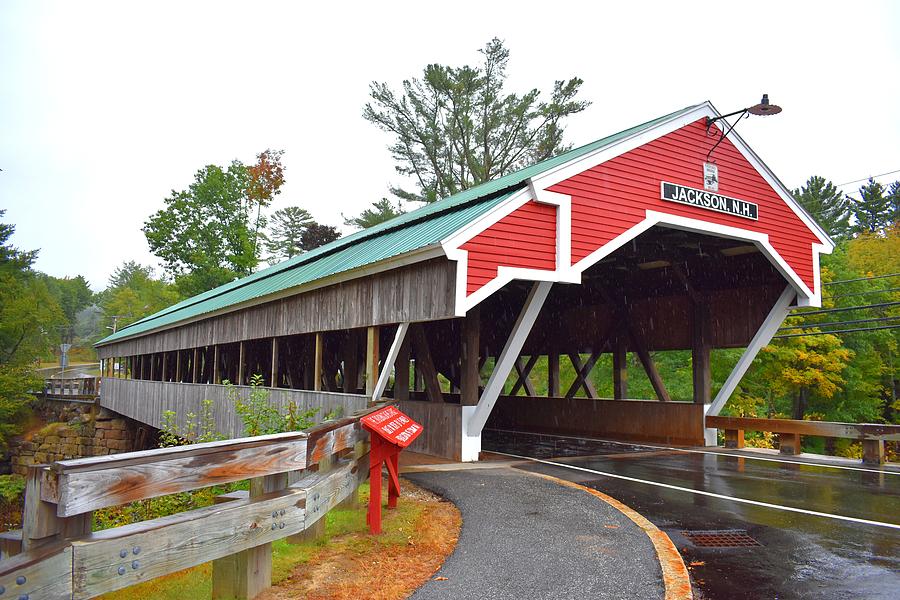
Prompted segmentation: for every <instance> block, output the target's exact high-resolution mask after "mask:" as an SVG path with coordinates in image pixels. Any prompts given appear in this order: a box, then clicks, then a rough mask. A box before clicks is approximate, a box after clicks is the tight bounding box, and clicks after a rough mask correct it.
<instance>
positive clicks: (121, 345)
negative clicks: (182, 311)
mask: <svg viewBox="0 0 900 600" xmlns="http://www.w3.org/2000/svg"><path fill="white" fill-rule="evenodd" d="M455 281H456V263H455V262H453V261H449V260H447V259H446V258H438V259H431V260H426V261H422V262H420V263H415V264H412V265H407V266H404V267H399V268H396V269H392V270H389V271H385V272H382V273H377V274H375V275H370V276H367V277H360V278H357V279H352V280H349V281H344V282H341V283H338V284H334V285H330V286H326V287H322V288H319V289H315V290H311V291H308V292H304V293H300V294H296V295H293V296H287V297H285V298H279V299H275V300H272V301H270V302H266V303H264V304H260V305H256V306H251V307H247V308H242V309H237V310H235V311H234V312H230V313H225V314H221V315H217V316H211V317H209V318H205V319H202V320H198V321H195V322H191V323H186V324H184V325H180V326H174V327H172V328H170V329H166V330H163V331H159V332H155V333H148V334H147V335H143V336H140V337H138V338H135V339H132V340H123V341H121V342H116V343H112V344H107V345H104V346H100V347H99V348H98V349H97V351H98V354H99V356H100V358H104V359H105V358H107V357H111V356H120V355H129V354H147V353H150V352H162V351H170V350H177V349H185V348H195V347H200V346H209V345H213V344H226V343H233V342H239V341H241V340H251V339H261V338H266V337H275V336H279V337H280V336H286V335H296V334H302V333H315V332H320V331H337V330H341V329H352V328H358V327H369V326H372V325H392V324H397V323H401V322H404V321H431V320H435V319H447V318H452V317H454V316H455ZM388 298H389V299H390V300H387V299H388ZM394 300H397V302H394Z"/></svg>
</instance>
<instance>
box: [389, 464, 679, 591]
mask: <svg viewBox="0 0 900 600" xmlns="http://www.w3.org/2000/svg"><path fill="white" fill-rule="evenodd" d="M404 477H405V478H407V479H409V480H411V481H413V482H414V483H416V484H417V485H420V486H422V487H424V488H426V489H429V490H432V491H433V492H435V493H437V494H439V495H441V496H443V497H445V498H447V499H448V500H450V501H452V502H453V503H454V504H456V506H457V507H459V510H460V511H461V512H462V518H463V525H462V531H461V533H460V538H459V544H458V545H457V547H456V550H454V552H453V554H451V555H450V557H449V558H448V559H447V561H446V562H445V563H444V565H443V566H442V567H441V569H440V571H438V572H437V573H436V574H435V577H446V578H447V579H446V580H440V581H438V580H434V579H432V580H431V581H429V582H428V583H426V584H425V585H424V586H422V587H421V588H419V590H418V591H416V593H415V594H413V596H412V598H413V599H414V600H431V599H445V598H446V599H458V598H472V599H476V598H477V599H479V600H487V599H501V598H510V599H515V600H530V599H537V598H554V599H556V598H559V599H564V598H578V599H584V598H610V599H612V598H615V599H618V598H621V599H629V600H632V599H638V598H639V599H641V600H651V599H654V598H663V597H664V596H665V589H664V585H663V576H662V570H661V568H660V563H659V560H658V559H657V554H656V551H655V550H654V547H653V543H652V542H651V541H650V538H648V536H647V534H645V532H644V531H643V530H642V529H641V528H640V527H638V526H637V525H635V523H634V522H632V521H631V520H630V519H629V518H628V517H626V516H625V515H624V514H622V513H621V512H619V511H618V510H616V509H615V508H613V507H612V506H610V505H609V504H607V503H606V502H604V501H602V500H601V499H599V498H596V497H594V496H592V495H591V494H589V493H587V492H585V491H584V490H580V489H575V488H571V487H565V486H562V485H560V484H558V483H555V482H553V481H550V480H547V479H542V478H540V477H537V476H535V475H530V474H528V473H524V472H522V471H519V470H515V469H510V468H503V467H501V468H494V469H473V470H459V471H440V472H420V473H406V474H404Z"/></svg>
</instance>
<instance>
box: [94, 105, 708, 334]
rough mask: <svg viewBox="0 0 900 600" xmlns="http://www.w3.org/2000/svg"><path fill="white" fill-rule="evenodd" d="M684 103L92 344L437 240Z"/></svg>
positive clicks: (174, 307) (196, 298)
mask: <svg viewBox="0 0 900 600" xmlns="http://www.w3.org/2000/svg"><path fill="white" fill-rule="evenodd" d="M695 108H696V106H689V107H687V108H684V109H682V110H679V111H676V112H674V113H671V114H668V115H665V116H663V117H660V118H658V119H654V120H652V121H648V122H647V123H643V124H641V125H638V126H636V127H632V128H631V129H626V130H625V131H620V132H619V133H616V134H614V135H611V136H608V137H605V138H603V139H600V140H597V141H595V142H591V143H590V144H586V145H584V146H580V147H578V148H575V149H572V150H569V151H568V152H564V153H563V154H560V155H559V156H554V157H553V158H549V159H547V160H544V161H541V162H539V163H537V164H534V165H531V166H529V167H525V168H524V169H520V170H519V171H516V172H514V173H510V174H508V175H504V176H503V177H498V178H497V179H493V180H491V181H488V182H485V183H483V184H481V185H478V186H475V187H473V188H470V189H468V190H465V191H462V192H459V193H458V194H454V195H453V196H450V197H448V198H444V199H442V200H439V201H437V202H434V203H432V204H428V205H426V206H423V207H422V208H419V209H417V210H414V211H411V212H408V213H406V214H403V215H400V216H399V217H396V218H394V219H391V220H390V221H386V222H384V223H381V224H379V225H376V226H374V227H370V228H368V229H363V230H361V231H357V232H355V233H353V234H350V235H348V236H346V237H343V238H341V239H339V240H336V241H334V242H332V243H330V244H326V245H324V246H321V247H319V248H316V249H315V250H312V251H310V252H306V253H304V254H300V255H298V256H295V257H293V258H291V259H288V260H286V261H284V262H281V263H279V264H277V265H274V266H271V267H268V268H266V269H262V270H260V271H257V272H256V273H253V274H252V275H248V276H247V277H244V278H241V279H237V280H235V281H232V282H229V283H226V284H224V285H221V286H219V287H217V288H214V289H212V290H209V291H207V292H204V293H202V294H198V295H197V296H193V297H192V298H188V299H186V300H182V301H181V302H179V303H177V304H173V305H172V306H170V307H168V308H166V309H163V310H161V311H159V312H157V313H155V314H152V315H150V316H147V317H144V318H143V319H141V320H139V321H136V322H134V323H132V324H131V325H128V326H127V327H123V328H122V329H120V330H119V331H117V332H116V333H114V334H112V335H110V336H107V337H106V338H104V339H102V340H100V341H99V342H97V345H98V346H99V345H104V344H109V343H112V342H116V341H120V340H124V339H127V338H131V337H133V336H137V335H142V334H146V333H149V332H151V331H153V330H156V329H160V328H163V327H167V326H171V325H173V324H175V323H178V322H180V321H184V320H187V319H193V318H196V317H198V316H201V315H204V314H208V313H212V312H216V311H219V310H222V309H226V308H228V307H229V306H235V305H239V304H243V303H245V302H248V301H250V300H255V299H258V298H263V297H265V296H269V295H271V294H275V293H277V292H281V291H283V290H287V289H290V288H293V287H297V286H301V285H304V284H308V283H312V282H314V281H317V280H320V279H324V278H326V277H330V276H332V275H336V274H338V273H343V272H347V271H351V270H353V269H358V268H360V267H364V266H366V265H369V264H374V263H377V262H380V261H383V260H387V259H390V258H393V257H396V256H399V255H401V254H405V253H407V252H412V251H414V250H419V249H422V248H426V247H428V246H432V245H434V244H437V243H439V242H440V241H441V240H442V239H444V238H446V237H448V236H449V235H451V234H452V233H454V232H455V231H458V230H459V229H461V228H462V227H464V226H466V225H467V224H469V223H471V222H472V221H474V220H475V219H476V218H478V217H480V216H481V215H482V214H484V213H486V212H487V211H489V210H490V209H492V208H493V207H495V206H497V205H498V204H500V203H501V202H503V201H504V200H506V199H507V198H509V197H510V196H511V195H512V194H514V193H515V192H517V191H518V190H519V189H521V187H522V184H524V183H525V181H526V180H528V179H530V178H531V177H535V176H537V175H540V174H541V173H544V172H546V171H548V170H550V169H553V168H555V167H557V166H559V165H562V164H564V163H566V162H569V161H571V160H573V159H576V158H579V157H581V156H583V155H585V154H589V153H591V152H594V151H596V150H600V149H602V148H604V147H605V146H608V145H610V144H613V143H615V142H617V141H619V140H622V139H624V138H627V137H629V136H631V135H634V134H636V133H640V132H641V131H643V130H646V129H650V128H651V127H654V126H656V125H658V124H660V123H662V122H664V121H667V120H669V119H672V118H676V117H678V116H680V115H681V114H684V113H687V112H689V111H691V110H693V109H695Z"/></svg>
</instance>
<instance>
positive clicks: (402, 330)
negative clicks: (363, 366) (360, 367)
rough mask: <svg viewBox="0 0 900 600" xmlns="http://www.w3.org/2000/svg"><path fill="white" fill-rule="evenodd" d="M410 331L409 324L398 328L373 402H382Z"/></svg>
mask: <svg viewBox="0 0 900 600" xmlns="http://www.w3.org/2000/svg"><path fill="white" fill-rule="evenodd" d="M408 330H409V323H408V322H407V323H400V325H398V326H397V335H395V336H394V343H393V344H391V349H390V350H389V351H388V355H387V356H386V357H385V359H384V364H383V365H382V367H381V375H379V376H378V383H376V384H375V389H374V390H373V391H372V402H378V401H379V400H381V395H382V394H383V393H384V388H386V387H387V384H388V379H390V377H391V371H393V370H394V363H395V362H397V355H398V354H400V346H402V345H403V340H404V338H406V332H407V331H408Z"/></svg>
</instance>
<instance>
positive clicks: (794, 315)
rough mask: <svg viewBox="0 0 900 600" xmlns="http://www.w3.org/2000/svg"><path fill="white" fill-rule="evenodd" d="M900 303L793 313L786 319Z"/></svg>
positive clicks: (892, 303)
mask: <svg viewBox="0 0 900 600" xmlns="http://www.w3.org/2000/svg"><path fill="white" fill-rule="evenodd" d="M898 304H900V302H882V303H880V304H867V305H863V306H846V307H844V308H828V309H825V310H813V311H810V312H802V313H795V314H793V315H788V316H787V318H788V319H794V318H796V317H808V316H810V315H824V314H826V313H835V312H846V311H848V310H865V309H867V308H885V307H887V306H897V305H898Z"/></svg>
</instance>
